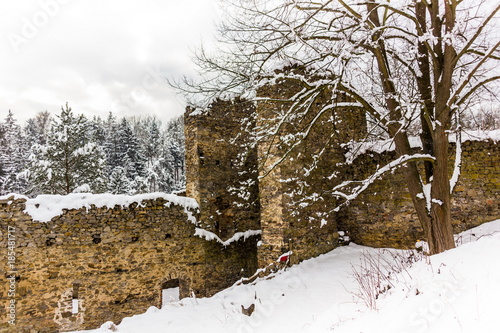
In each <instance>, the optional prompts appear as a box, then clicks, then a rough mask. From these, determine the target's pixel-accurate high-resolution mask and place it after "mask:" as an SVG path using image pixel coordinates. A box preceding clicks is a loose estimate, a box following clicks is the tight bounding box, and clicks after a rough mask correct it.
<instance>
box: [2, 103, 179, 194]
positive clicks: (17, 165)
mask: <svg viewBox="0 0 500 333" xmlns="http://www.w3.org/2000/svg"><path fill="white" fill-rule="evenodd" d="M0 143H1V146H0V195H5V194H8V193H11V192H15V193H20V194H25V195H28V196H35V195H38V194H67V193H72V192H93V193H104V192H110V193H114V194H137V193H147V192H158V191H160V192H173V191H177V190H181V189H183V188H184V186H185V176H184V132H183V119H182V117H179V118H176V119H173V120H171V121H169V122H168V123H166V124H162V122H161V121H160V120H159V119H157V118H155V117H151V116H146V117H124V118H121V119H117V118H116V117H115V116H114V115H113V114H112V113H109V115H108V117H107V119H102V118H100V117H93V118H92V119H88V118H87V117H85V116H84V115H77V114H75V113H73V111H72V110H71V108H70V107H69V105H68V104H66V105H65V106H63V107H62V108H61V112H60V113H59V114H58V115H56V116H55V117H53V116H51V114H50V113H49V112H47V111H44V112H40V113H38V114H37V115H36V116H35V117H33V118H31V119H29V120H28V121H27V122H26V123H25V125H24V126H21V125H19V124H18V123H17V121H16V119H15V118H14V114H13V113H12V112H11V111H10V110H9V113H8V115H7V117H6V118H5V120H4V121H3V122H0Z"/></svg>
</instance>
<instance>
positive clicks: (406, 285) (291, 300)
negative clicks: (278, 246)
mask: <svg viewBox="0 0 500 333" xmlns="http://www.w3.org/2000/svg"><path fill="white" fill-rule="evenodd" d="M457 243H459V244H461V245H460V246H459V247H458V248H456V249H454V250H450V251H447V252H445V253H442V254H439V255H435V256H433V257H431V258H430V259H429V258H425V257H424V258H422V260H419V261H417V262H414V263H413V264H411V265H409V264H400V263H399V262H397V261H398V260H401V259H403V258H407V257H408V255H409V252H408V251H400V250H392V249H391V250H380V249H373V248H368V247H362V246H358V245H355V244H351V245H349V246H345V247H341V248H338V249H336V250H334V251H332V252H330V253H328V254H325V255H322V256H320V257H318V258H315V259H311V260H307V261H305V262H303V263H302V264H300V265H297V266H293V267H291V268H289V269H287V271H282V272H279V273H277V274H276V275H274V276H273V277H272V278H268V279H260V280H258V281H257V282H255V283H254V284H252V285H238V286H233V287H231V288H229V289H227V290H224V291H222V292H220V293H218V294H217V295H215V296H213V297H211V298H205V299H184V300H181V301H178V302H173V303H171V304H170V305H168V306H165V307H164V308H163V309H161V310H159V309H156V308H154V307H151V308H150V309H149V310H148V311H147V312H146V313H144V314H142V315H137V316H133V317H131V318H125V319H124V320H123V321H122V323H121V324H120V325H117V326H115V325H114V324H112V323H110V322H108V323H105V324H104V325H102V327H101V328H100V329H97V330H93V331H88V332H120V333H140V332H148V333H149V332H151V333H153V332H168V333H172V332H186V333H187V332H205V333H210V332H217V333H222V332H227V333H234V332H241V333H247V332H274V333H279V332H350V333H351V332H363V333H368V332H374V333H380V332H384V333H389V332H398V333H414V332H415V333H416V332H440V333H441V332H454V333H457V332H498V330H499V329H498V318H499V316H500V308H499V307H498V304H499V299H500V261H499V260H498V256H499V255H500V220H497V221H494V222H490V223H487V224H484V225H482V226H480V227H478V228H475V229H472V230H469V231H467V232H465V233H462V234H460V235H458V236H457ZM384 258H385V259H384ZM412 258H413V259H419V258H421V256H419V255H416V256H414V257H412ZM372 259H373V261H371V260H372ZM403 261H405V262H408V261H413V260H411V259H410V260H409V259H404V260H403ZM369 262H372V265H368V263H369ZM374 263H375V264H374ZM384 263H385V264H384ZM373 265H375V266H373ZM379 265H380V266H379ZM388 265H389V266H391V267H393V268H398V267H399V268H400V269H399V271H401V272H400V273H399V274H396V273H394V272H393V273H391V278H390V279H389V280H385V277H384V276H382V280H383V281H382V282H383V283H382V284H381V287H380V289H384V290H386V289H388V290H387V291H385V292H383V293H382V294H381V295H380V296H379V297H377V298H378V299H377V300H376V303H375V304H374V306H372V308H376V309H370V308H369V307H368V306H367V305H368V304H369V302H368V301H367V299H368V298H366V297H364V298H360V297H358V296H356V295H359V294H361V293H362V291H366V289H365V288H363V289H360V287H359V284H358V283H357V282H356V278H355V275H356V274H355V272H357V273H358V274H361V273H363V270H362V268H361V266H362V267H365V268H367V267H369V268H371V273H370V274H373V272H374V270H373V268H374V267H376V268H377V269H379V268H380V270H381V271H383V266H388ZM408 266H411V267H408ZM353 267H354V269H353ZM377 269H376V270H377ZM376 270H375V271H376ZM370 274H368V276H365V277H361V279H364V280H363V281H365V282H366V281H367V280H366V279H367V278H370V277H373V276H375V275H376V274H375V275H370ZM386 286H390V287H389V288H386ZM251 304H255V311H254V312H253V313H252V314H251V316H247V315H244V314H242V306H243V307H244V308H248V307H249V306H251Z"/></svg>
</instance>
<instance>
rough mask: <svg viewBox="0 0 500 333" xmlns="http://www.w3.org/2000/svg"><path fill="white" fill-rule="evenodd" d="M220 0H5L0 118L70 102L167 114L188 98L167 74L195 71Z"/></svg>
mask: <svg viewBox="0 0 500 333" xmlns="http://www.w3.org/2000/svg"><path fill="white" fill-rule="evenodd" d="M216 6H217V4H216V1H215V0H181V1H179V0H100V1H97V0H22V1H2V2H1V3H0V34H1V39H0V118H1V120H3V119H5V117H6V115H7V112H8V110H9V109H11V110H12V111H13V112H14V115H15V117H16V118H17V119H18V120H19V121H20V122H21V123H24V121H25V120H26V119H28V118H30V117H32V116H34V115H35V114H36V113H37V112H39V111H44V110H48V111H49V112H51V113H52V114H57V113H59V111H60V108H61V105H63V104H65V103H66V102H69V104H70V106H71V107H72V109H73V111H75V113H83V114H85V115H87V116H89V117H91V116H93V115H100V116H102V117H106V115H107V113H108V112H109V111H112V112H113V113H114V114H115V115H117V116H119V117H121V116H125V115H140V114H149V115H156V116H158V117H160V118H161V119H169V118H171V117H172V116H177V115H180V114H181V113H182V112H183V111H184V107H185V105H184V102H183V100H182V98H181V97H180V96H176V95H175V94H174V92H173V90H172V89H171V88H170V87H169V86H168V85H167V84H166V82H165V80H164V77H165V76H176V75H181V74H187V73H189V72H190V71H191V70H192V63H191V55H192V53H191V50H194V49H195V48H196V47H198V46H199V45H200V44H201V42H202V41H204V42H205V43H206V42H209V41H210V37H211V36H212V35H213V33H214V22H215V21H216V20H217V18H218V15H217V12H218V11H217V8H216Z"/></svg>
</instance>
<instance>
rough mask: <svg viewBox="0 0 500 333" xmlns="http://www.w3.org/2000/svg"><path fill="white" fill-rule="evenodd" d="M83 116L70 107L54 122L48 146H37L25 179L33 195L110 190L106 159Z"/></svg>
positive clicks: (63, 108)
mask: <svg viewBox="0 0 500 333" xmlns="http://www.w3.org/2000/svg"><path fill="white" fill-rule="evenodd" d="M90 134H91V132H90V130H89V123H88V121H87V119H86V118H85V117H84V116H83V115H79V116H75V115H74V114H73V112H72V110H71V108H70V107H69V106H68V103H66V106H65V107H62V108H61V113H60V114H59V115H58V116H57V119H54V120H53V121H52V125H51V128H50V132H49V135H48V138H47V143H46V144H45V145H42V144H37V145H35V146H34V148H33V151H32V154H31V155H30V158H29V161H28V165H27V169H26V172H25V175H26V176H27V178H28V180H29V182H30V184H31V188H30V189H29V193H30V194H40V193H50V194H68V193H71V192H83V191H91V192H94V193H99V192H103V191H105V190H106V181H105V178H104V171H105V155H104V151H103V149H102V147H100V146H99V145H97V144H96V142H95V141H94V139H93V138H92V137H91V135H90Z"/></svg>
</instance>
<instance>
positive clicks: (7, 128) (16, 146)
mask: <svg viewBox="0 0 500 333" xmlns="http://www.w3.org/2000/svg"><path fill="white" fill-rule="evenodd" d="M1 133H2V136H1V145H0V164H1V165H2V169H3V170H2V171H3V175H2V176H1V178H0V194H2V195H4V194H7V193H10V192H16V193H23V192H24V190H25V186H26V184H25V182H24V181H23V179H21V178H19V177H18V173H19V172H21V170H22V168H23V166H24V163H25V159H26V155H25V154H24V151H25V149H24V147H23V142H24V140H23V134H22V130H21V126H19V125H18V124H17V121H16V119H14V114H13V113H12V111H11V110H9V113H8V115H7V117H6V118H5V122H4V123H3V124H2V131H1Z"/></svg>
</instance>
